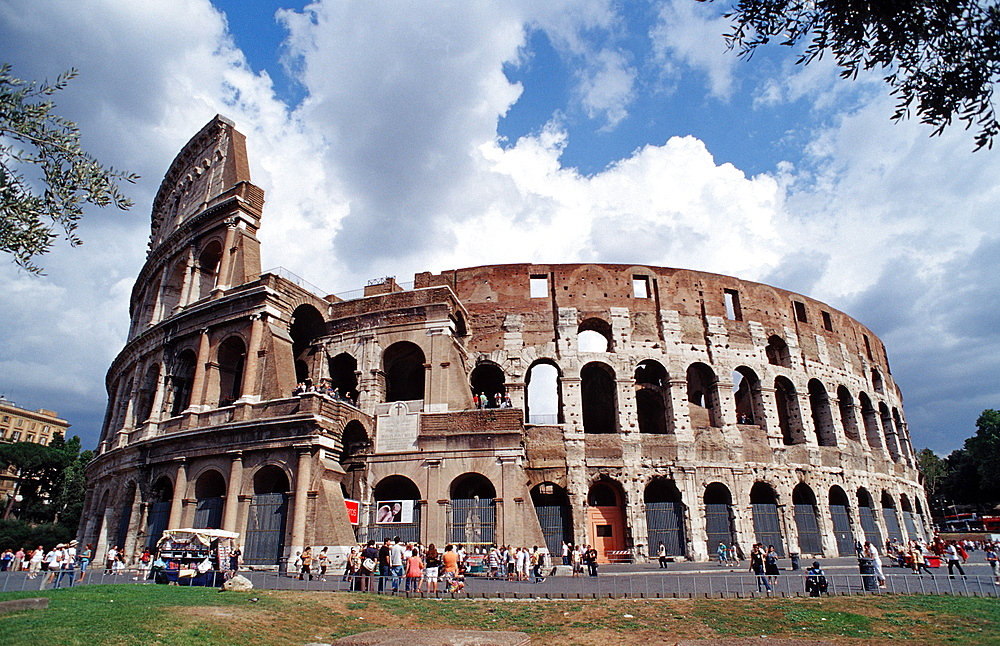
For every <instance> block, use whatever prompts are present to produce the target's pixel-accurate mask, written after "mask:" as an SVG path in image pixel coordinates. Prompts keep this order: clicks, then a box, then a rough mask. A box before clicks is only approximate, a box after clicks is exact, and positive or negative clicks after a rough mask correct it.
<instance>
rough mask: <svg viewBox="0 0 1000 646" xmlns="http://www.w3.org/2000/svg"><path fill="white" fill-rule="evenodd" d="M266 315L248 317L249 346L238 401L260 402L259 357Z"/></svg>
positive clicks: (261, 352) (260, 313) (258, 314)
mask: <svg viewBox="0 0 1000 646" xmlns="http://www.w3.org/2000/svg"><path fill="white" fill-rule="evenodd" d="M266 316H267V315H266V314H264V313H263V312H258V313H256V314H251V315H250V345H249V346H248V347H247V359H246V364H245V366H244V369H243V385H242V388H241V390H240V392H241V393H243V394H242V395H241V396H240V399H243V400H245V401H251V402H258V401H260V374H259V373H260V357H261V356H262V355H263V351H264V350H263V348H261V347H260V343H261V338H262V337H263V336H264V321H265V317H266Z"/></svg>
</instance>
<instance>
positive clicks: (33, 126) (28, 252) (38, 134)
mask: <svg viewBox="0 0 1000 646" xmlns="http://www.w3.org/2000/svg"><path fill="white" fill-rule="evenodd" d="M76 74H77V72H76V70H70V71H68V72H66V73H65V74H63V75H61V76H60V77H59V78H58V79H56V81H55V82H54V83H52V84H48V83H41V84H38V83H35V82H33V81H32V82H29V81H22V80H21V79H18V78H15V77H14V76H12V75H11V68H10V65H7V64H4V65H2V66H0V250H2V251H4V252H7V253H9V254H11V255H13V256H14V262H15V263H16V264H18V265H19V266H21V267H23V268H25V269H27V270H28V271H31V272H34V273H39V272H40V271H41V268H40V267H38V266H37V265H35V263H34V261H35V258H36V257H37V256H39V255H42V254H44V253H46V252H48V251H49V249H50V248H51V246H52V243H53V241H54V240H55V239H56V238H57V237H58V236H59V235H60V234H59V231H60V230H61V231H62V233H64V234H65V236H66V239H67V240H68V241H69V243H70V245H72V246H77V245H79V244H81V240H80V238H78V237H77V236H76V233H75V231H76V228H77V226H78V224H79V221H80V218H81V217H82V216H83V207H84V205H85V204H88V203H89V204H94V205H97V206H101V207H104V206H109V205H114V206H116V207H117V208H119V209H122V210H125V209H128V208H129V207H131V206H132V201H131V200H130V199H128V198H127V197H125V196H124V195H123V194H122V193H121V190H120V188H119V182H122V181H125V182H129V183H134V182H135V180H136V179H138V175H135V174H133V173H128V172H123V171H117V170H115V169H114V168H111V167H104V166H103V165H102V164H101V163H100V162H99V161H98V160H97V159H95V158H94V157H93V156H92V155H90V154H88V153H86V152H84V150H83V149H82V148H81V146H80V131H79V129H78V128H77V126H76V124H75V123H74V122H72V121H69V120H67V119H64V118H62V117H60V116H58V115H56V114H53V112H52V110H53V108H54V107H55V104H53V103H52V100H51V99H50V97H51V96H52V95H53V94H55V93H56V92H58V91H59V90H61V89H63V88H64V87H66V84H67V82H69V81H70V80H71V79H72V78H73V77H75V76H76Z"/></svg>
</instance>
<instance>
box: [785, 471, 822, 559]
mask: <svg viewBox="0 0 1000 646" xmlns="http://www.w3.org/2000/svg"><path fill="white" fill-rule="evenodd" d="M792 505H794V507H795V527H796V528H797V529H798V532H799V549H800V550H801V551H802V552H805V553H806V554H822V553H823V540H822V538H821V537H820V533H819V522H818V518H817V509H816V494H814V493H813V490H812V489H811V488H810V487H809V485H807V484H806V483H804V482H800V483H799V484H798V485H796V486H795V489H793V490H792Z"/></svg>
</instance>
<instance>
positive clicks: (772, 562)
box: [764, 545, 781, 584]
mask: <svg viewBox="0 0 1000 646" xmlns="http://www.w3.org/2000/svg"><path fill="white" fill-rule="evenodd" d="M764 574H766V575H767V580H768V581H769V582H770V583H772V584H777V583H778V575H779V574H781V572H780V571H779V570H778V553H777V552H776V551H775V549H774V545H768V546H767V552H766V553H765V554H764Z"/></svg>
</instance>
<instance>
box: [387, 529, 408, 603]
mask: <svg viewBox="0 0 1000 646" xmlns="http://www.w3.org/2000/svg"><path fill="white" fill-rule="evenodd" d="M405 553H406V546H405V545H403V543H402V541H401V540H400V538H399V536H396V537H394V538H393V539H392V545H391V546H390V547H389V574H390V575H391V576H392V593H393V594H396V593H397V592H399V582H400V580H401V579H402V578H403V558H404V555H405Z"/></svg>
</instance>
